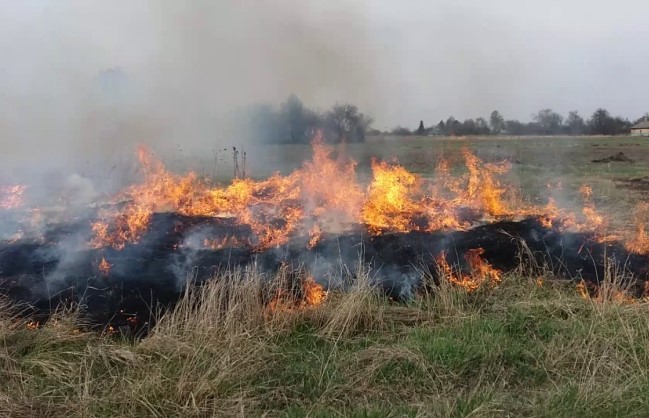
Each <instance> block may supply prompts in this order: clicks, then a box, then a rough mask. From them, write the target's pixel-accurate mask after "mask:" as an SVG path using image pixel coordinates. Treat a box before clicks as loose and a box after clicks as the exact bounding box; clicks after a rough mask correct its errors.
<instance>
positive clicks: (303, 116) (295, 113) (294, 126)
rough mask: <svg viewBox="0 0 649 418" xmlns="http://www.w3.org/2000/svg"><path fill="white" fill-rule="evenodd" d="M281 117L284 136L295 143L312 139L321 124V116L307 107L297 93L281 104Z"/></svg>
mask: <svg viewBox="0 0 649 418" xmlns="http://www.w3.org/2000/svg"><path fill="white" fill-rule="evenodd" d="M279 117H280V120H281V125H282V129H283V130H284V131H285V133H284V137H286V138H288V142H290V143H294V144H299V143H305V142H308V141H310V139H311V138H312V137H313V135H314V133H315V131H316V129H318V128H319V127H320V124H321V120H320V116H319V115H318V114H317V113H316V112H315V111H313V110H310V109H306V108H305V107H304V104H303V103H302V101H301V100H300V99H298V97H297V96H295V95H291V96H289V97H288V99H286V101H285V102H284V103H282V104H281V105H280V110H279Z"/></svg>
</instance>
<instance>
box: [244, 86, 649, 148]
mask: <svg viewBox="0 0 649 418" xmlns="http://www.w3.org/2000/svg"><path fill="white" fill-rule="evenodd" d="M244 115H245V116H244V117H245V126H246V127H247V128H248V131H249V135H250V136H251V137H252V139H253V140H255V141H256V142H258V143H288V144H301V143H308V142H309V141H311V139H312V138H313V136H314V135H315V133H316V132H317V131H321V132H322V133H323V137H324V139H325V140H326V141H327V142H331V143H339V142H364V141H365V138H366V136H367V135H368V134H369V135H379V134H384V133H389V134H392V135H440V136H465V135H516V136H519V135H624V134H628V133H629V132H630V128H631V126H633V125H635V124H636V123H638V122H640V121H644V120H647V121H649V113H646V114H645V115H644V116H643V117H641V118H639V119H637V120H634V121H630V120H629V119H627V118H622V117H620V116H612V115H611V114H610V113H609V112H608V111H607V110H606V109H603V108H600V109H597V110H596V111H595V112H594V113H593V114H592V115H591V116H590V117H589V118H588V119H584V118H583V117H582V116H581V115H580V114H579V112H577V111H571V112H569V113H568V115H567V116H566V117H563V116H562V115H561V114H559V113H557V112H555V111H553V110H552V109H542V110H539V111H538V112H536V113H535V114H533V115H532V117H531V121H529V122H521V121H518V120H516V119H505V118H504V117H503V115H502V114H501V113H500V112H499V111H497V110H494V111H493V112H491V115H490V116H489V119H488V120H487V119H485V118H483V117H479V118H476V119H465V120H463V121H460V120H458V119H455V117H453V116H450V117H449V118H447V119H446V120H441V121H439V123H437V124H435V125H433V126H429V127H425V126H424V122H423V121H420V122H419V127H418V128H417V129H414V130H411V129H409V128H406V127H401V126H397V127H396V128H394V129H392V130H391V131H390V132H381V131H378V130H376V129H371V127H372V123H373V120H372V118H371V117H370V116H368V115H366V114H364V113H362V112H361V111H360V110H359V109H358V107H357V106H355V105H353V104H348V103H343V104H335V105H334V106H332V107H331V108H330V109H329V110H326V111H318V110H316V109H313V108H309V107H307V106H305V105H304V103H302V101H301V100H300V99H299V98H298V97H297V96H295V95H291V96H289V97H288V98H287V99H286V100H285V101H284V102H283V103H281V104H280V105H279V106H278V107H273V106H270V105H255V106H253V107H251V108H249V109H247V110H246V112H245V113H244Z"/></svg>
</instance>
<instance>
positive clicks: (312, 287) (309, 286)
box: [302, 277, 327, 306]
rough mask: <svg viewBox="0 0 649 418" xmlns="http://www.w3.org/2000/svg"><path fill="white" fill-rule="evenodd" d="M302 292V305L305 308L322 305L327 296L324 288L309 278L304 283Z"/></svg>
mask: <svg viewBox="0 0 649 418" xmlns="http://www.w3.org/2000/svg"><path fill="white" fill-rule="evenodd" d="M302 290H303V291H304V303H305V304H306V306H318V305H320V304H322V302H323V301H324V299H325V296H326V295H327V292H326V291H325V290H324V287H323V286H322V285H321V284H318V283H316V282H315V280H313V278H312V277H309V278H308V279H306V280H305V281H304V285H303V286H302Z"/></svg>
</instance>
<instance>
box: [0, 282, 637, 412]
mask: <svg viewBox="0 0 649 418" xmlns="http://www.w3.org/2000/svg"><path fill="white" fill-rule="evenodd" d="M222 279H223V278H222ZM223 283H229V284H223ZM260 286H261V284H260V282H258V281H256V279H248V280H243V281H242V282H241V283H240V284H233V281H228V280H221V281H215V282H214V283H213V284H210V285H209V286H207V287H206V288H204V289H203V290H202V291H200V292H194V293H191V294H188V295H187V296H186V299H185V301H184V303H182V304H181V305H180V306H179V307H178V309H177V310H176V311H175V312H174V313H172V314H170V315H168V316H167V317H163V318H162V320H161V322H160V324H159V325H158V327H157V328H156V329H155V331H154V332H153V333H152V334H151V335H149V336H148V337H146V338H145V339H143V340H141V341H138V342H132V341H127V340H123V339H120V338H118V337H114V336H101V335H97V334H93V333H78V332H77V331H75V326H74V321H73V320H72V319H73V318H69V317H68V316H65V315H64V316H63V317H61V318H59V319H58V320H56V321H52V322H50V323H48V324H47V325H46V326H45V327H43V328H41V329H38V330H28V329H26V328H25V327H24V324H18V323H16V322H15V320H13V319H11V318H7V317H5V318H4V319H3V324H1V325H2V326H1V328H0V339H1V341H2V344H1V346H0V362H2V369H0V373H1V376H0V377H1V382H2V383H0V415H2V416H63V415H65V416H70V417H75V416H106V417H108V416H180V415H182V416H238V415H241V416H249V415H253V416H259V415H264V414H266V415H267V416H287V417H298V416H358V417H379V416H381V417H383V416H395V417H397V416H399V417H400V416H413V417H414V416H443V417H446V416H453V417H454V416H458V417H460V416H503V415H509V416H548V417H550V416H552V417H555V416H565V417H571V416H620V415H623V416H647V415H649V398H647V397H646V391H647V390H648V389H649V304H647V303H636V304H630V305H623V304H616V303H613V302H595V301H591V300H584V299H582V298H581V297H580V296H579V295H578V294H577V292H576V291H575V289H574V285H572V284H565V283H558V282H552V281H550V280H546V281H545V282H544V284H543V285H542V286H541V287H539V286H538V285H537V284H536V283H535V282H534V281H533V280H529V279H523V278H521V277H517V276H509V277H507V278H505V280H504V282H503V283H502V284H501V285H500V286H498V287H497V288H495V289H481V290H479V291H478V292H475V293H472V294H466V293H464V291H461V290H458V289H456V288H453V287H451V286H448V285H443V286H442V287H440V288H438V289H437V290H436V291H435V292H434V293H432V294H429V295H428V296H421V297H419V298H418V299H416V300H414V301H412V302H411V303H409V304H395V303H393V302H389V301H387V300H384V299H383V298H381V297H380V296H378V295H376V294H374V293H373V291H372V289H371V288H369V287H368V286H366V285H363V284H361V285H359V286H357V287H356V288H355V289H352V290H351V291H350V292H348V293H339V294H333V293H332V294H330V295H329V296H328V298H327V299H326V301H325V303H324V304H323V305H320V306H318V307H312V308H307V309H302V310H299V311H295V312H286V313H282V312H279V313H276V314H275V315H271V316H268V314H267V312H266V311H265V308H264V307H263V306H262V304H261V302H260V299H259V297H258V294H259V289H260ZM197 301H200V303H199V304H197V303H196V302H197ZM66 318H68V319H66Z"/></svg>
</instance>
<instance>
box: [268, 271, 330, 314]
mask: <svg viewBox="0 0 649 418" xmlns="http://www.w3.org/2000/svg"><path fill="white" fill-rule="evenodd" d="M326 297H327V291H326V290H324V287H323V286H322V285H321V284H319V283H317V282H316V281H315V280H314V279H313V277H307V278H306V279H305V280H304V281H303V282H302V296H301V298H295V297H294V296H293V295H291V294H290V292H288V291H287V290H286V289H282V288H279V289H277V291H276V294H275V296H274V297H273V299H271V301H270V302H269V303H268V313H276V312H295V311H297V310H302V309H306V308H309V307H314V306H318V305H321V304H322V303H323V302H324V300H325V298H326Z"/></svg>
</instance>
